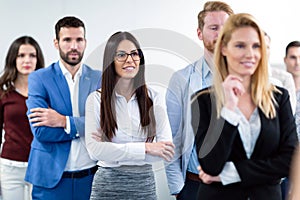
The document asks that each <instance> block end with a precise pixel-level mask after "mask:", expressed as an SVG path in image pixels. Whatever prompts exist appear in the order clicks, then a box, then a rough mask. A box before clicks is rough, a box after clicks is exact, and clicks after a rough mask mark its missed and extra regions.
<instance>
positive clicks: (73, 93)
mask: <svg viewBox="0 0 300 200" xmlns="http://www.w3.org/2000/svg"><path fill="white" fill-rule="evenodd" d="M59 66H60V69H61V71H62V73H63V75H64V77H65V78H66V80H67V83H68V86H69V90H70V97H71V102H72V112H73V117H79V111H78V93H79V80H80V76H81V74H82V67H80V68H79V70H78V71H77V73H76V74H75V76H74V79H72V75H71V73H70V72H69V71H68V70H67V69H66V68H65V67H64V66H63V64H62V63H61V62H59ZM66 121H67V127H66V129H65V131H66V132H67V133H70V119H69V117H68V116H67V119H66ZM95 164H96V163H95V161H94V160H92V159H91V158H90V157H89V154H88V152H87V149H86V147H85V144H84V138H82V137H81V138H77V139H74V140H72V143H71V149H70V153H69V158H68V161H67V164H66V167H65V171H78V170H83V169H87V168H91V167H93V166H95Z"/></svg>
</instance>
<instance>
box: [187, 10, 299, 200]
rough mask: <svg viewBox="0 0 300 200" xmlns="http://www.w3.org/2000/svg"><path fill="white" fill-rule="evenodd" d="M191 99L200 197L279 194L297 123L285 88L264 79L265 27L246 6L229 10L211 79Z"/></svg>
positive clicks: (275, 197) (260, 199)
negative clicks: (245, 11) (238, 10)
mask: <svg viewBox="0 0 300 200" xmlns="http://www.w3.org/2000/svg"><path fill="white" fill-rule="evenodd" d="M192 101H193V103H192V125H193V128H194V130H195V132H196V140H195V141H196V144H197V151H198V152H199V154H198V156H199V162H200V166H201V167H199V169H200V171H199V177H200V179H201V180H202V182H201V184H200V187H199V190H198V196H199V199H201V200H206V199H207V200H211V199H222V200H227V199H228V200H232V199H238V200H242V199H245V200H249V199H251V200H252V199H254V200H265V199H272V200H280V199H281V190H280V185H279V183H280V180H281V178H283V177H286V176H287V175H288V173H289V169H290V162H291V157H292V154H293V152H294V149H295V145H296V141H297V138H296V127H295V121H294V117H293V114H292V110H291V105H290V102H289V96H288V92H287V90H285V89H283V88H279V87H276V86H274V85H272V84H270V83H269V79H268V65H267V55H266V44H265V40H264V33H263V31H262V30H261V28H260V27H259V25H258V23H257V22H256V20H255V19H254V18H253V17H252V16H251V15H249V14H236V15H233V16H231V17H229V18H228V20H227V21H226V23H225V25H224V27H223V30H222V32H221V33H220V34H219V38H218V41H217V43H216V50H215V71H214V82H213V86H212V87H211V88H208V89H205V90H203V91H200V92H198V93H197V94H196V95H195V97H194V98H193V100H192Z"/></svg>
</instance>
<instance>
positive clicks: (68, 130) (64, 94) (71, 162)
mask: <svg viewBox="0 0 300 200" xmlns="http://www.w3.org/2000/svg"><path fill="white" fill-rule="evenodd" d="M55 33H56V38H55V39H54V45H55V47H56V48H57V49H58V51H59V54H60V59H59V61H58V62H56V63H53V64H51V65H50V66H49V67H47V68H45V69H43V70H37V71H36V72H35V73H32V74H31V75H30V77H29V79H28V99H27V101H26V104H27V107H28V113H27V114H28V117H29V121H30V126H31V130H32V132H33V135H34V139H33V141H32V145H31V151H30V156H29V161H28V169H27V172H26V176H25V180H26V181H28V182H30V183H32V184H33V190H32V199H34V200H35V199H43V200H48V199H49V200H50V199H51V200H53V199H55V200H60V199H62V200H76V199H78V200H88V199H89V198H90V193H91V186H92V181H93V177H94V174H95V172H96V170H97V166H96V161H94V160H92V159H91V158H90V157H89V155H88V152H87V150H86V147H85V142H84V114H85V101H86V98H87V96H88V95H89V93H91V92H92V91H95V90H96V89H98V88H99V87H100V83H101V80H100V79H101V73H100V71H96V70H93V69H91V68H90V67H88V66H87V65H85V64H82V63H81V60H82V57H83V54H84V50H85V48H86V38H85V26H84V23H83V22H82V21H81V20H80V19H78V18H76V17H73V16H71V17H69V16H68V17H64V18H62V19H60V20H59V21H58V22H57V23H56V25H55Z"/></svg>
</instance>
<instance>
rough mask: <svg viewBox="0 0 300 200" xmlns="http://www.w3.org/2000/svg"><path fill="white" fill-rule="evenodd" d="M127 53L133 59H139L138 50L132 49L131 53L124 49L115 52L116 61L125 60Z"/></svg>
mask: <svg viewBox="0 0 300 200" xmlns="http://www.w3.org/2000/svg"><path fill="white" fill-rule="evenodd" d="M129 55H130V56H131V58H132V60H134V61H139V60H140V59H141V53H140V52H139V50H135V51H132V52H131V53H126V52H125V51H118V52H116V55H115V57H116V59H117V61H119V62H125V61H126V60H127V58H128V56H129Z"/></svg>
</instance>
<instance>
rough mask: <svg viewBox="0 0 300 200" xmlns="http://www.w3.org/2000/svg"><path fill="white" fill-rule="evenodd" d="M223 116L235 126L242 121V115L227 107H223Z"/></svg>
mask: <svg viewBox="0 0 300 200" xmlns="http://www.w3.org/2000/svg"><path fill="white" fill-rule="evenodd" d="M221 117H223V118H224V119H225V120H226V121H227V122H229V123H230V124H231V125H233V126H237V125H238V124H239V121H240V118H241V117H240V116H239V115H238V114H237V113H235V112H234V111H232V110H229V109H228V108H226V107H223V108H222V110H221Z"/></svg>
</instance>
